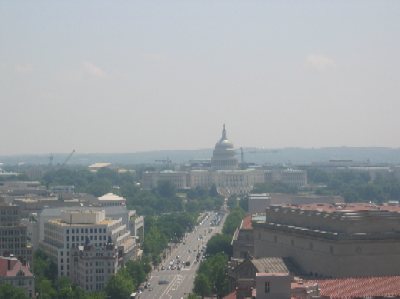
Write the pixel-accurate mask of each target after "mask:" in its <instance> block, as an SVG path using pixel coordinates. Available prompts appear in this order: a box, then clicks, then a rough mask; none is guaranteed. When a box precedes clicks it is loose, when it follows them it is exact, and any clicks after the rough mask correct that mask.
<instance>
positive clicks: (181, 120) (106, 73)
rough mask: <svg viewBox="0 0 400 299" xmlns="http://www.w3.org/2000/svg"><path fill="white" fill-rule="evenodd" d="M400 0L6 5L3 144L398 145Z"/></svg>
mask: <svg viewBox="0 0 400 299" xmlns="http://www.w3.org/2000/svg"><path fill="white" fill-rule="evenodd" d="M399 9H400V3H398V2H390V1H385V2H380V1H379V2H378V1H364V2H363V4H362V5H361V4H360V2H356V1H349V2H335V3H329V2H322V1H321V2H311V1H302V2H301V3H297V2H252V3H248V2H244V1H220V2H217V3H215V2H214V1H202V2H195V1H188V2H185V3H183V2H180V1H168V2H167V3H166V2H161V1H159V2H152V3H148V2H145V1H137V2H130V3H122V2H121V3H108V2H106V1H96V2H94V1H92V2H91V1H88V2H84V3H80V2H69V3H55V2H50V1H36V2H35V3H26V2H2V3H1V4H0V43H1V44H2V47H0V57H1V59H0V104H1V107H2V112H3V113H2V124H3V126H4V127H5V129H3V130H1V132H0V141H1V144H2V147H1V149H0V155H12V154H27V153H33V154H47V153H68V152H70V151H71V150H72V149H76V150H77V152H80V153H129V152H143V151H151V150H159V149H160V150H169V149H170V150H179V149H202V148H212V147H213V146H214V144H215V143H216V142H217V141H218V138H219V136H220V131H221V126H222V124H223V123H226V125H227V130H228V138H229V139H230V140H231V141H232V142H233V143H234V145H235V147H236V148H239V147H241V146H247V147H260V148H261V147H263V148H282V147H304V148H312V147H331V146H366V147H367V146H375V147H381V146H382V147H395V148H397V147H400V141H398V139H396V138H394V136H397V128H398V127H400V120H399V118H398V116H397V111H399V109H400V101H398V99H399V96H400V90H399V86H400V85H399V83H400V82H399V76H398V69H399V67H400V59H399V58H398V53H399V52H400V41H399V39H398V38H397V37H398V36H400V22H399V20H398V17H397V16H398V12H399Z"/></svg>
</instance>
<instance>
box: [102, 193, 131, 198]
mask: <svg viewBox="0 0 400 299" xmlns="http://www.w3.org/2000/svg"><path fill="white" fill-rule="evenodd" d="M99 200H125V198H123V197H121V196H118V195H116V194H114V193H107V194H104V195H103V196H100V197H99Z"/></svg>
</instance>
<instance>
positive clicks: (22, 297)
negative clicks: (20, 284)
mask: <svg viewBox="0 0 400 299" xmlns="http://www.w3.org/2000/svg"><path fill="white" fill-rule="evenodd" d="M0 299H28V296H27V295H26V294H25V291H24V290H23V289H20V288H17V287H14V286H13V285H11V284H9V283H4V284H0Z"/></svg>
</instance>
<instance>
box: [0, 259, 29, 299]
mask: <svg viewBox="0 0 400 299" xmlns="http://www.w3.org/2000/svg"><path fill="white" fill-rule="evenodd" d="M2 283H8V284H11V285H13V286H14V287H17V288H21V289H23V290H24V291H25V293H26V295H27V296H28V297H29V298H35V279H34V276H33V274H32V272H31V271H30V269H29V264H26V263H22V262H21V261H19V260H18V259H17V258H16V257H14V256H8V257H4V256H0V284H2Z"/></svg>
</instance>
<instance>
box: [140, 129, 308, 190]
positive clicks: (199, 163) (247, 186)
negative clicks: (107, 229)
mask: <svg viewBox="0 0 400 299" xmlns="http://www.w3.org/2000/svg"><path fill="white" fill-rule="evenodd" d="M243 155H244V154H243V150H242V152H241V161H240V162H239V160H238V158H237V154H236V149H235V147H234V144H233V143H232V142H231V141H230V140H229V139H228V135H227V130H226V127H225V125H223V129H222V134H221V138H220V139H219V140H218V141H217V143H216V144H215V148H214V151H213V155H212V157H211V159H210V160H193V161H191V162H190V163H189V164H188V165H186V166H180V167H179V169H173V170H171V169H168V170H162V171H147V172H145V173H144V174H143V187H144V188H145V189H152V188H155V187H157V185H158V184H159V183H160V182H161V181H168V182H169V183H171V184H172V185H173V186H175V187H176V188H177V189H180V190H182V189H191V188H196V187H202V188H210V187H211V186H212V185H215V186H216V188H217V191H218V193H220V194H222V195H224V196H230V195H233V194H246V193H248V192H250V191H251V190H252V189H253V187H254V185H255V184H259V183H266V182H282V183H284V184H287V185H289V186H293V187H296V188H301V187H303V186H305V185H307V173H306V171H303V170H298V169H291V168H285V169H266V168H265V167H261V166H259V165H251V166H250V165H247V164H246V163H245V162H244V159H243Z"/></svg>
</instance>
